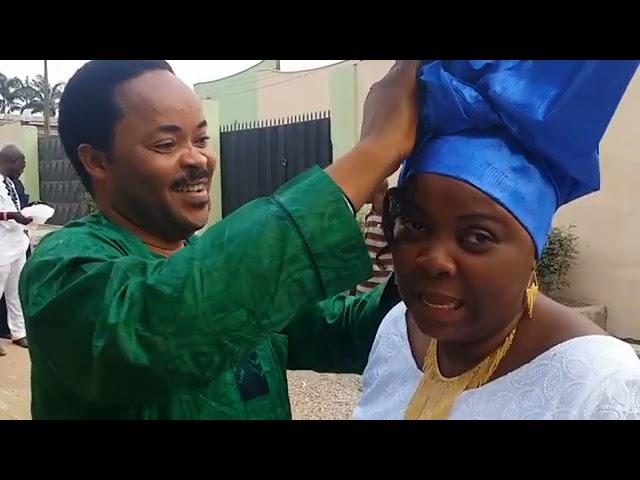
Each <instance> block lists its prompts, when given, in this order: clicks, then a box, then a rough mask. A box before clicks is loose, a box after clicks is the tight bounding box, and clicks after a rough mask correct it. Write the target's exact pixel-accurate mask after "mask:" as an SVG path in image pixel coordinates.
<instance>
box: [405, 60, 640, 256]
mask: <svg viewBox="0 0 640 480" xmlns="http://www.w3.org/2000/svg"><path fill="white" fill-rule="evenodd" d="M638 63H639V62H638V61H622V60H621V61H618V60H435V61H429V62H426V63H425V64H423V65H422V67H421V68H420V70H419V79H418V82H419V102H420V123H419V125H420V126H419V131H418V139H417V142H416V149H415V150H414V153H413V154H412V155H411V157H410V158H408V159H407V161H406V162H405V164H404V168H403V171H402V173H401V176H400V183H402V182H404V181H405V180H406V179H407V178H408V177H409V176H410V175H411V174H414V173H435V174H439V175H444V176H448V177H451V178H454V179H457V180H461V181H464V182H467V183H469V184H471V185H473V186H474V187H476V188H478V189H479V190H481V191H482V192H484V193H485V194H487V195H488V196H490V197H491V198H493V199H494V200H495V201H496V202H498V203H499V204H500V205H502V206H503V207H504V208H506V209H507V210H508V211H509V212H510V213H511V214H512V215H513V216H514V217H515V218H516V219H517V220H518V221H519V222H520V223H521V224H522V226H523V227H524V228H525V229H526V230H527V231H528V232H529V235H530V236H531V238H532V239H533V242H534V244H535V247H536V255H537V256H538V257H539V256H540V255H541V253H542V250H543V249H544V245H545V243H546V241H547V236H548V234H549V230H550V229H551V221H552V218H553V215H554V214H555V212H556V210H557V209H558V208H559V207H560V206H562V205H564V204H565V203H568V202H570V201H572V200H574V199H576V198H579V197H582V196H584V195H587V194H589V193H591V192H594V191H596V190H598V189H599V188H600V169H599V157H598V144H599V143H600V140H601V139H602V136H603V135H604V133H605V130H606V128H607V125H608V124H609V122H610V120H611V118H612V117H613V114H614V112H615V110H616V107H617V106H618V103H619V102H620V100H621V98H622V96H623V94H624V92H625V90H626V88H627V86H628V84H629V82H630V81H631V79H632V77H633V75H634V73H635V71H636V68H637V66H638Z"/></svg>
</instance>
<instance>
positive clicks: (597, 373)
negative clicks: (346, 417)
mask: <svg viewBox="0 0 640 480" xmlns="http://www.w3.org/2000/svg"><path fill="white" fill-rule="evenodd" d="M406 310H407V308H406V306H405V304H404V303H402V302H401V303H399V304H398V305H396V306H395V307H394V308H393V309H392V310H391V311H390V312H389V313H388V314H387V316H386V317H385V318H384V320H383V321H382V323H381V325H380V329H379V330H378V333H377V335H376V339H375V342H374V344H373V349H372V350H371V353H370V354H369V361H368V363H367V367H366V369H365V371H364V375H363V393H362V396H361V398H360V401H359V403H358V405H357V407H356V410H355V412H354V418H355V419H359V420H365V419H370V420H374V419H378V420H383V419H394V420H400V419H402V418H404V412H405V410H406V408H407V405H408V404H409V401H410V400H411V397H412V396H413V393H414V392H415V390H416V388H417V386H418V383H419V381H420V378H421V376H422V372H421V371H420V370H419V369H418V367H417V365H416V363H415V361H414V359H413V356H412V355H411V348H410V346H409V339H408V336H407V323H406V319H405V314H406ZM449 419H450V420H458V419H459V420H462V419H498V420H500V419H503V420H519V419H640V359H638V357H637V356H636V354H635V352H634V350H633V348H631V346H629V345H627V344H626V343H625V342H623V341H621V340H618V339H616V338H614V337H610V336H605V335H591V336H585V337H578V338H574V339H571V340H568V341H566V342H563V343H561V344H559V345H556V346H554V347H553V348H551V349H549V350H547V351H546V352H544V353H542V354H541V355H539V356H538V357H536V358H535V359H533V360H532V361H531V362H529V363H527V364H526V365H523V366H522V367H520V368H518V369H516V370H514V371H512V372H510V373H508V374H507V375H504V376H502V377H500V378H497V379H496V380H494V381H492V382H490V383H487V384H486V385H483V386H482V387H480V388H477V389H472V390H467V391H465V392H464V393H462V395H461V396H460V397H459V398H458V400H457V401H456V403H455V404H454V407H453V410H452V412H451V415H450V417H449Z"/></svg>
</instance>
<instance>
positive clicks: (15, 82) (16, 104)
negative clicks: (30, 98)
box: [0, 73, 24, 114]
mask: <svg viewBox="0 0 640 480" xmlns="http://www.w3.org/2000/svg"><path fill="white" fill-rule="evenodd" d="M23 88H24V84H23V83H22V81H21V80H20V79H19V78H15V77H14V78H8V77H7V76H6V75H4V74H2V73H0V113H2V114H4V113H11V112H16V111H18V110H20V108H21V105H20V103H21V100H22V97H21V95H22V90H23Z"/></svg>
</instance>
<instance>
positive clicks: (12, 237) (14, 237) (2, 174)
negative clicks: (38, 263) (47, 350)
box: [0, 145, 31, 355]
mask: <svg viewBox="0 0 640 480" xmlns="http://www.w3.org/2000/svg"><path fill="white" fill-rule="evenodd" d="M24 168H25V158H24V154H23V153H22V152H21V151H20V150H19V149H18V148H17V147H16V146H15V145H7V146H5V147H3V148H2V149H1V150H0V297H2V296H3V295H4V298H5V302H6V308H7V324H8V326H9V332H10V334H11V339H12V341H13V343H15V344H16V345H19V346H21V347H24V348H27V347H28V344H27V338H26V336H27V334H26V331H25V324H24V316H23V313H22V306H21V304H20V297H19V296H18V280H19V278H20V272H21V271H22V267H23V266H24V263H25V261H26V253H27V249H28V248H29V237H27V236H26V235H25V233H24V227H23V225H27V224H28V223H29V222H30V221H31V219H30V218H26V217H25V216H24V215H22V214H21V213H20V210H21V205H20V200H19V198H18V192H17V191H16V188H15V185H14V183H13V181H12V180H11V179H12V178H17V177H19V176H20V175H22V172H23V171H24ZM5 353H6V352H5ZM0 355H2V353H0Z"/></svg>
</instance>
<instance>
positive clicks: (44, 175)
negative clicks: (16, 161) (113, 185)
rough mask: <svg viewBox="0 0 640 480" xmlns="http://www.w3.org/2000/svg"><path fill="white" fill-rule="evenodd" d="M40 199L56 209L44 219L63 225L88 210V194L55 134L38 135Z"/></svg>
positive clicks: (86, 212)
mask: <svg viewBox="0 0 640 480" xmlns="http://www.w3.org/2000/svg"><path fill="white" fill-rule="evenodd" d="M38 163H39V171H40V200H42V201H43V202H47V203H49V204H50V205H51V206H52V207H54V208H55V209H56V213H55V214H54V216H53V217H52V218H51V219H50V220H49V221H48V222H47V223H50V224H52V225H65V224H66V223H68V222H70V221H71V220H75V219H77V218H81V217H84V216H85V215H87V214H88V213H89V207H88V203H87V200H88V194H87V191H86V189H85V188H84V186H83V185H82V182H81V181H80V177H78V174H76V171H75V170H74V169H73V166H72V165H71V162H70V161H69V159H68V158H67V156H66V155H65V153H64V149H63V148H62V143H60V138H59V137H57V136H51V137H39V138H38Z"/></svg>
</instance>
